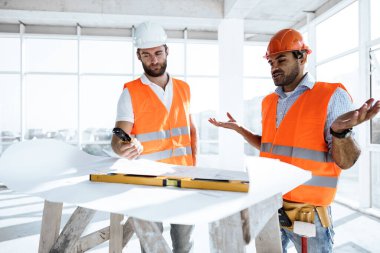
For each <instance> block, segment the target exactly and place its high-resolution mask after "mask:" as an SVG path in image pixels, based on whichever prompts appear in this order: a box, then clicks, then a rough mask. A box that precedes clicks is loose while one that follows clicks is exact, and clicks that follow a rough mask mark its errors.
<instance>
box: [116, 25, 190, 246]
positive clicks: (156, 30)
mask: <svg viewBox="0 0 380 253" xmlns="http://www.w3.org/2000/svg"><path fill="white" fill-rule="evenodd" d="M166 38H167V36H166V33H165V31H164V29H163V28H162V27H161V26H160V25H159V24H156V23H152V22H144V23H141V24H140V25H139V26H137V28H136V31H135V34H134V38H133V42H134V45H135V47H136V48H137V52H136V55H137V58H138V59H139V60H140V61H141V63H142V66H143V69H144V74H143V75H142V76H141V77H140V78H138V79H136V80H133V81H131V82H128V83H126V84H124V90H123V92H122V94H121V96H120V99H119V102H118V108H117V118H116V124H115V128H121V129H123V130H124V132H126V133H127V134H131V135H132V136H133V137H134V138H133V139H132V141H131V142H124V141H122V140H120V139H119V138H117V137H116V136H115V135H114V136H113V137H112V149H113V151H114V152H115V153H116V154H118V155H119V156H121V157H125V158H127V159H139V158H143V159H149V160H153V161H158V162H163V163H169V164H177V165H186V166H193V165H195V164H196V158H197V157H196V155H197V132H196V130H197V129H196V126H195V124H194V121H193V120H192V117H191V114H190V109H189V107H190V87H189V85H188V84H187V83H185V82H183V81H181V80H178V79H175V78H172V77H171V76H170V75H169V74H168V73H167V72H166V66H167V56H168V53H169V48H168V47H167V45H166ZM173 208H175V207H173ZM157 225H158V227H159V228H160V230H161V232H162V231H163V226H162V223H159V222H158V223H157ZM193 228H194V226H191V225H179V224H171V229H170V235H171V238H172V245H173V252H177V253H187V252H190V251H191V249H192V245H193V243H192V240H191V234H192V231H193ZM142 252H144V249H143V248H142Z"/></svg>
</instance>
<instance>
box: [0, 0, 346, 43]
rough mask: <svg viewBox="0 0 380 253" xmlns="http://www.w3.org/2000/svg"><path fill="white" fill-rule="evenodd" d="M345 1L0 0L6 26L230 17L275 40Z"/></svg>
mask: <svg viewBox="0 0 380 253" xmlns="http://www.w3.org/2000/svg"><path fill="white" fill-rule="evenodd" d="M340 1H341V0H224V1H223V0H0V24H1V23H2V24H18V23H19V22H22V23H24V24H26V25H60V26H61V25H62V26H75V25H76V24H79V25H81V26H82V27H101V28H104V27H105V28H107V27H113V28H130V27H131V26H132V25H136V24H138V23H140V22H143V21H145V20H148V19H149V20H152V21H156V22H159V23H160V24H162V25H163V26H164V28H165V29H171V30H182V29H184V28H187V29H189V30H197V31H217V28H218V25H219V23H220V21H221V20H222V19H224V18H238V19H244V25H245V34H246V37H249V36H257V37H260V36H270V35H272V34H274V33H275V32H276V31H278V30H279V29H282V28H286V27H297V26H300V24H305V23H306V16H307V13H310V12H312V13H315V14H317V15H318V14H319V13H322V12H324V11H326V10H328V9H329V8H331V7H332V6H334V5H335V4H337V3H339V2H340Z"/></svg>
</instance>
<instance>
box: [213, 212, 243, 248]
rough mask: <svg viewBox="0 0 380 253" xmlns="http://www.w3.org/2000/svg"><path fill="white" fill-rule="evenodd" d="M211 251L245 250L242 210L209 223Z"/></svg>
mask: <svg viewBox="0 0 380 253" xmlns="http://www.w3.org/2000/svg"><path fill="white" fill-rule="evenodd" d="M209 233H210V252H211V253H224V252H225V253H230V252H236V253H239V252H245V243H244V241H243V230H242V221H241V215H240V212H239V213H236V214H233V215H231V216H228V217H227V218H224V219H221V220H219V221H215V222H212V223H210V224H209Z"/></svg>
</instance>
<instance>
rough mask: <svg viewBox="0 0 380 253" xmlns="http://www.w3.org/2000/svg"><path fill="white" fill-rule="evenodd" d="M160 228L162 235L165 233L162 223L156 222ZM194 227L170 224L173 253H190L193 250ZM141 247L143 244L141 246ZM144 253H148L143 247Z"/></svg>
mask: <svg viewBox="0 0 380 253" xmlns="http://www.w3.org/2000/svg"><path fill="white" fill-rule="evenodd" d="M155 223H156V224H157V226H158V227H159V229H160V231H161V233H162V232H163V231H164V227H163V225H162V222H155ZM193 230H194V225H178V224H170V237H171V238H172V246H173V253H189V252H191V249H192V248H193V244H194V243H193V240H192V237H191V234H192V233H193ZM140 245H141V244H140ZM141 252H142V253H153V252H146V251H145V250H144V249H143V247H142V245H141Z"/></svg>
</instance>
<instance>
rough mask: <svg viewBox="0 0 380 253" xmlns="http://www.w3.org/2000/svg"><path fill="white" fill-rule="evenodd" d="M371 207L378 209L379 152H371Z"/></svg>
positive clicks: (379, 186) (379, 190)
mask: <svg viewBox="0 0 380 253" xmlns="http://www.w3.org/2000/svg"><path fill="white" fill-rule="evenodd" d="M371 171H372V173H371V179H372V187H371V188H372V207H374V208H379V209H380V152H371Z"/></svg>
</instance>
